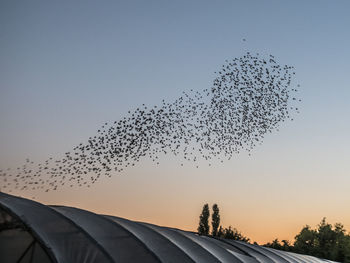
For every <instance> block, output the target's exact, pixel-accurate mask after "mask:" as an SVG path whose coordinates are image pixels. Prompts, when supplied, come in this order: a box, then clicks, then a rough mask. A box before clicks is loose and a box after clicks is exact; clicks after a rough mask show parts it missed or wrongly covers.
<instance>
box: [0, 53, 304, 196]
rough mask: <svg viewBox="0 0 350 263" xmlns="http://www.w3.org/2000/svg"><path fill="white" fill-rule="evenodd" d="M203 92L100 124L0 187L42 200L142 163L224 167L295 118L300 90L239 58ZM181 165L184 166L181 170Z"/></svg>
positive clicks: (253, 58)
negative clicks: (164, 158) (170, 158)
mask: <svg viewBox="0 0 350 263" xmlns="http://www.w3.org/2000/svg"><path fill="white" fill-rule="evenodd" d="M215 73H216V78H215V79H214V82H213V84H212V87H211V88H209V89H204V90H202V91H193V90H191V91H189V92H183V93H182V95H181V96H180V97H179V98H177V99H176V100H174V101H173V102H165V101H164V100H163V101H162V103H160V104H159V105H158V106H154V107H147V106H145V105H144V104H143V105H142V107H139V108H137V109H136V110H134V111H129V114H128V116H126V117H124V118H122V119H120V120H118V121H115V122H113V123H105V124H104V125H103V126H102V127H101V128H100V129H99V130H98V131H97V134H96V135H95V136H92V137H90V138H88V140H87V141H86V142H85V143H80V144H79V145H77V146H76V147H74V148H73V149H72V151H70V152H66V153H65V154H64V157H62V158H57V159H53V158H49V159H47V160H46V161H44V162H42V163H34V162H32V161H30V160H29V159H27V160H26V163H25V164H24V165H23V166H21V167H18V168H16V169H14V170H11V169H7V170H0V180H2V183H1V185H0V187H1V188H2V190H4V191H6V190H7V191H8V190H10V189H20V190H26V189H30V190H36V189H42V190H44V191H46V192H48V191H50V190H57V189H58V188H59V187H62V186H68V187H73V186H76V185H77V186H87V187H90V185H91V184H94V183H95V182H96V181H97V180H98V179H99V178H100V177H101V176H109V177H111V176H112V175H115V174H118V173H121V172H122V171H123V170H124V169H125V168H127V167H129V166H134V165H136V164H137V163H138V162H139V161H140V160H141V158H144V157H145V156H148V157H149V158H151V159H152V160H153V161H154V162H156V163H157V164H158V163H159V157H160V156H161V155H162V154H174V155H177V156H181V157H182V158H183V160H184V162H185V161H190V162H194V163H196V164H195V165H196V166H197V167H198V163H202V162H199V160H200V159H201V160H202V161H203V160H204V161H205V162H206V163H207V164H209V165H211V161H212V160H213V159H219V160H221V161H223V160H224V159H230V158H231V157H232V156H234V154H238V153H240V152H241V151H248V152H250V151H251V150H252V149H253V148H254V147H255V146H256V145H257V144H261V143H262V141H263V139H264V136H265V135H266V134H267V133H270V132H272V131H274V130H278V127H279V125H280V124H281V123H282V122H284V121H286V120H288V119H289V120H293V119H292V115H293V114H292V113H295V112H297V113H298V112H299V109H298V108H297V106H296V105H297V103H295V102H299V101H300V99H298V98H297V97H296V94H297V88H296V87H299V85H295V84H294V83H292V81H293V75H294V74H295V72H294V69H293V67H291V66H281V65H279V64H278V63H277V62H276V61H275V58H274V56H272V55H269V56H268V57H261V56H260V55H259V54H256V55H252V54H251V53H249V52H248V53H246V54H245V55H244V56H242V57H239V58H234V59H232V60H226V61H225V64H224V65H223V66H222V67H221V69H220V70H219V71H218V72H215ZM181 165H183V164H181Z"/></svg>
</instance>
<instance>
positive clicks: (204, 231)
mask: <svg viewBox="0 0 350 263" xmlns="http://www.w3.org/2000/svg"><path fill="white" fill-rule="evenodd" d="M209 216H210V212H209V205H208V204H205V205H204V206H203V209H202V213H201V215H200V216H199V226H198V228H197V230H198V234H200V235H209Z"/></svg>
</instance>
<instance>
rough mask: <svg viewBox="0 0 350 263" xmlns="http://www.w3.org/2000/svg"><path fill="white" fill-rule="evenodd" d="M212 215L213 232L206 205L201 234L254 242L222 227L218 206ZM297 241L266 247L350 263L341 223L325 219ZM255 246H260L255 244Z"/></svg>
mask: <svg viewBox="0 0 350 263" xmlns="http://www.w3.org/2000/svg"><path fill="white" fill-rule="evenodd" d="M212 211H213V212H212V216H211V231H210V226H209V218H210V210H209V205H208V204H205V205H204V206H203V209H202V213H201V214H200V216H199V225H198V229H197V231H198V234H200V235H211V236H213V237H218V238H226V239H234V240H240V241H244V242H249V241H250V239H249V238H248V237H245V236H244V235H243V234H242V233H241V232H240V231H238V230H237V229H236V228H233V227H232V226H229V227H226V228H224V227H222V226H221V225H220V213H219V212H220V211H219V207H218V205H217V204H214V205H213V206H212ZM294 239H295V240H294V242H293V243H291V242H289V241H288V240H282V241H279V240H278V239H275V240H273V241H272V242H269V243H266V244H264V245H263V246H265V247H270V248H275V249H279V250H284V251H290V252H295V253H301V254H306V255H311V256H315V257H319V258H324V259H329V260H334V261H339V262H346V263H350V234H349V233H347V231H346V230H345V228H344V226H343V225H342V224H340V223H336V224H334V225H331V224H329V223H327V222H326V218H323V219H322V221H321V223H320V224H319V225H318V226H317V227H316V228H315V229H312V228H311V227H310V226H308V225H306V226H305V227H303V228H302V229H301V231H300V232H299V233H298V234H297V235H296V236H295V238H294ZM254 244H257V243H256V242H254Z"/></svg>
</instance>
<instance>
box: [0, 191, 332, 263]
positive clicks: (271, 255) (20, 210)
mask: <svg viewBox="0 0 350 263" xmlns="http://www.w3.org/2000/svg"><path fill="white" fill-rule="evenodd" d="M0 212H1V213H0V225H1V224H3V226H5V227H2V228H0V262H5V263H6V262H19V263H23V262H28V263H31V262H40V263H46V262H59V263H72V262H79V263H80V262H82V263H93V262H98V263H101V262H146V263H147V262H169V263H170V262H264V263H265V262H266V263H273V262H294V263H303V262H307V263H313V262H315V263H316V262H331V261H329V260H324V259H319V258H315V257H312V256H307V255H301V254H296V253H291V252H285V251H279V250H275V249H271V248H265V247H262V246H258V245H252V244H249V243H245V242H241V241H235V240H227V239H219V238H213V237H209V236H200V235H198V234H196V233H193V232H188V231H183V230H179V229H174V228H169V227H161V226H156V225H153V224H148V223H142V222H135V221H131V220H128V219H124V218H120V217H114V216H109V215H99V214H95V213H92V212H89V211H86V210H82V209H78V208H73V207H66V206H47V205H44V204H41V203H38V202H35V201H32V200H29V199H25V198H21V197H16V196H12V195H8V194H5V193H0ZM6 226H7V227H6Z"/></svg>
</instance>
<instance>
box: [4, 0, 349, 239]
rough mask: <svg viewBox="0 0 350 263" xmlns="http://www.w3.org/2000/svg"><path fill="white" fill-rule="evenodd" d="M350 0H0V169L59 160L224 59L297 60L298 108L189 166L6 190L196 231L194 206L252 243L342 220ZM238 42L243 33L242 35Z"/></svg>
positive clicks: (199, 80) (165, 165)
mask: <svg viewBox="0 0 350 263" xmlns="http://www.w3.org/2000/svg"><path fill="white" fill-rule="evenodd" d="M349 8H350V3H349V2H348V1H340V0H339V1H277V0H276V1H272V0H271V1H267V0H265V1H246V0H245V1H243V0H242V1H221V0H220V1H107V0H105V1H59V2H51V1H44V0H34V1H1V2H0V169H6V168H8V167H17V166H20V165H22V164H23V163H24V162H25V159H26V158H28V157H29V158H31V159H32V160H34V161H37V162H40V161H44V160H46V159H47V158H48V157H59V156H61V155H62V154H63V153H64V152H66V151H69V150H70V149H72V148H73V147H74V146H75V145H77V144H79V143H80V142H84V141H86V140H87V138H88V137H90V136H94V135H95V134H96V131H97V130H98V129H99V128H100V126H101V125H103V123H105V122H111V121H115V120H119V119H120V118H122V117H124V116H125V115H126V114H127V112H128V111H129V110H133V109H136V108H137V107H138V106H140V105H142V104H143V103H144V104H146V105H150V106H152V105H157V104H159V103H160V102H161V101H162V100H163V99H164V100H166V101H172V100H173V99H174V98H177V97H179V96H180V95H181V93H182V92H183V91H189V90H191V89H193V90H198V91H201V90H203V89H206V88H210V87H211V86H212V82H213V79H214V77H215V74H214V72H215V71H216V70H217V69H218V68H219V67H220V66H221V65H222V64H223V63H224V61H225V60H226V59H232V58H235V57H240V56H242V55H244V54H245V53H246V52H248V51H249V52H252V53H257V52H258V53H260V54H262V55H266V56H268V55H269V54H273V55H274V56H275V57H276V59H277V60H278V61H279V62H280V63H281V64H283V65H284V64H287V65H292V66H294V67H295V71H296V80H297V82H298V83H299V84H300V85H301V88H300V92H299V96H300V97H301V98H302V103H301V106H300V114H299V115H297V116H296V117H295V118H294V121H293V122H286V123H284V124H283V125H282V126H281V127H280V130H279V131H278V132H274V133H272V134H269V135H268V136H266V138H265V140H264V143H263V144H262V145H261V146H258V147H256V148H255V149H254V151H253V153H252V155H251V156H249V155H248V154H247V153H241V154H236V155H234V156H233V158H232V159H231V160H230V161H225V162H224V163H220V162H217V163H214V164H213V165H212V166H210V167H208V166H206V165H202V166H200V167H199V168H198V169H197V168H196V167H195V166H194V165H192V164H185V165H184V166H180V165H179V163H180V160H179V159H178V158H177V157H174V156H171V155H166V156H162V157H161V160H160V164H159V165H158V166H156V165H154V163H153V162H151V161H150V160H148V159H147V158H144V159H142V160H141V161H140V162H139V163H138V164H137V165H136V166H135V167H132V168H128V169H127V170H125V171H124V172H122V173H120V174H113V176H112V177H111V178H102V179H101V180H100V181H98V182H97V183H96V184H94V186H93V187H90V188H73V189H71V188H69V189H68V188H61V189H59V190H58V191H53V192H48V193H45V192H40V191H36V192H30V191H19V190H14V191H13V192H11V193H12V194H16V195H20V196H23V197H27V198H32V197H35V200H36V201H39V202H42V203H45V204H61V205H69V206H75V207H80V208H83V209H87V210H90V211H93V212H96V213H104V214H111V215H116V216H120V217H124V218H128V219H132V220H137V221H144V222H149V223H154V224H158V225H163V226H169V227H177V228H181V229H185V230H191V231H195V230H196V228H197V225H198V219H199V214H200V212H201V209H202V206H203V204H204V203H209V205H210V206H211V205H212V204H214V203H217V204H218V205H219V208H220V213H221V218H222V220H221V221H222V225H223V226H229V225H232V226H233V227H236V228H237V229H239V230H240V231H242V233H243V234H244V235H245V236H248V237H249V238H250V239H251V240H252V241H257V242H258V243H260V244H261V243H265V242H268V241H271V240H272V239H274V238H279V239H280V240H281V239H288V240H293V238H294V236H295V235H296V234H297V233H298V231H299V230H300V229H301V228H302V227H303V226H304V225H306V224H308V225H310V226H312V227H315V226H316V225H317V224H318V223H319V222H320V221H321V219H322V218H323V217H326V218H327V221H328V222H330V223H336V222H341V223H343V224H344V225H345V228H346V229H347V230H350V210H349V209H348V207H349V205H350V139H349V134H350V122H349V116H350V106H349V101H350V80H349V61H350V52H349V46H350V33H349V30H348V27H349V25H350V17H349V15H348V10H349ZM243 39H246V41H243Z"/></svg>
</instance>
